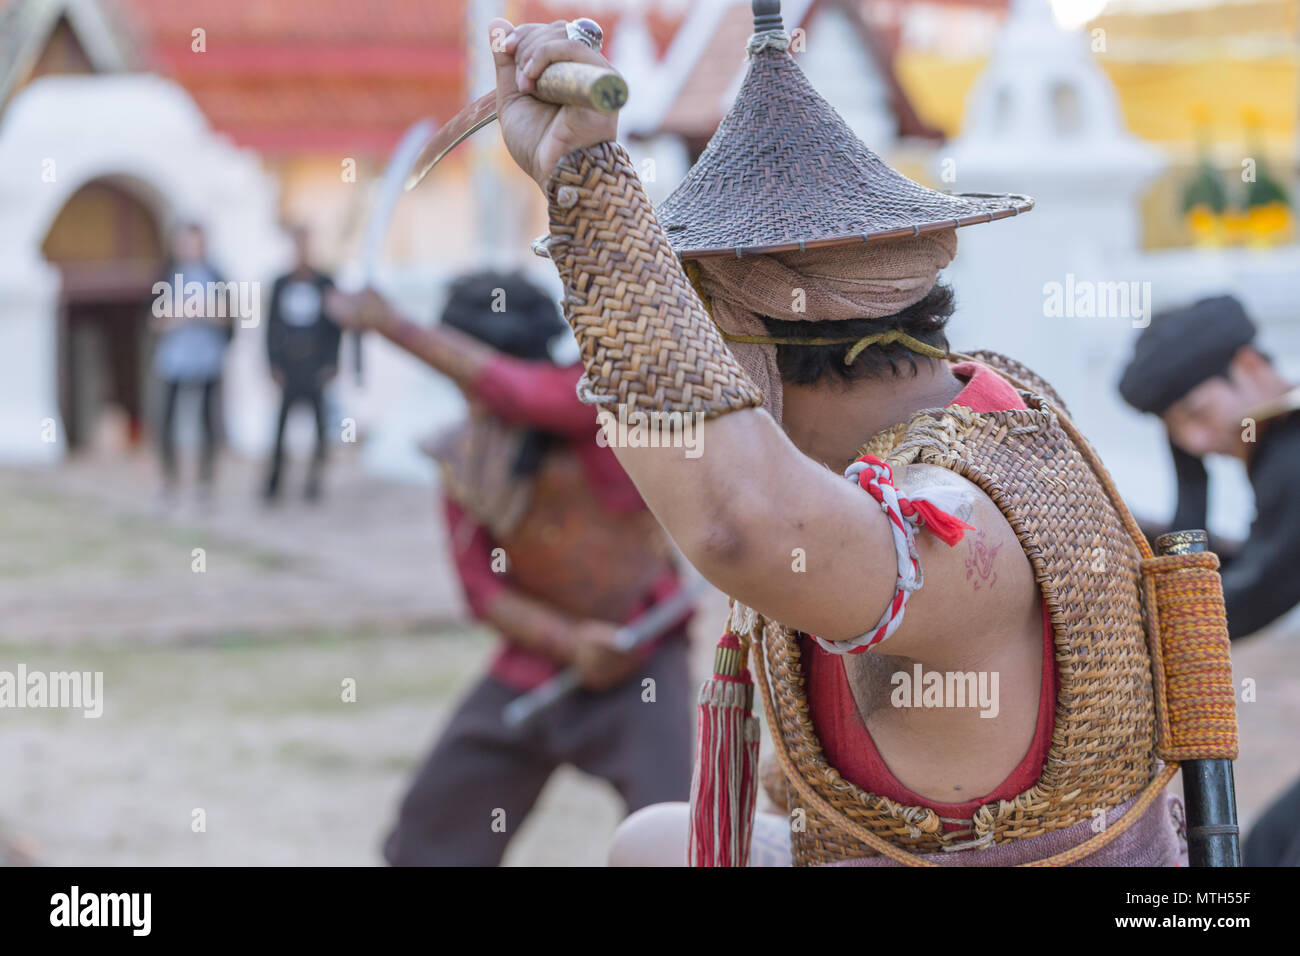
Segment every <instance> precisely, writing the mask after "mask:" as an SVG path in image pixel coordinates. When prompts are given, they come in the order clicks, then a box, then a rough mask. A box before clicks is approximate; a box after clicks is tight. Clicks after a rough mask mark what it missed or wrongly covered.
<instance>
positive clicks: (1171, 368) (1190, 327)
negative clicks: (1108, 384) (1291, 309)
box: [1119, 295, 1255, 415]
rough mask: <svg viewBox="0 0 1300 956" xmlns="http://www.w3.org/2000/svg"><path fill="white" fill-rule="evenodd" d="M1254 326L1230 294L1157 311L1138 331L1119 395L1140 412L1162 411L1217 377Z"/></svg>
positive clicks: (1246, 341)
mask: <svg viewBox="0 0 1300 956" xmlns="http://www.w3.org/2000/svg"><path fill="white" fill-rule="evenodd" d="M1254 338H1255V323H1254V322H1252V321H1251V320H1250V317H1249V316H1247V315H1246V310H1245V309H1243V308H1242V306H1241V303H1240V302H1238V301H1237V300H1236V299H1234V298H1233V297H1232V296H1230V295H1221V296H1217V297H1215V298H1213V299H1202V300H1200V301H1199V302H1196V303H1194V304H1192V305H1189V306H1186V307H1184V308H1181V309H1169V310H1166V311H1163V312H1157V313H1156V314H1155V315H1154V316H1152V318H1151V324H1150V325H1148V326H1147V327H1146V328H1145V329H1143V330H1142V334H1141V335H1139V336H1138V340H1137V344H1136V345H1135V346H1134V348H1133V358H1132V360H1131V361H1130V362H1129V363H1128V368H1126V369H1125V370H1124V376H1123V378H1121V379H1120V382H1119V393H1120V395H1122V396H1123V397H1124V401H1126V402H1128V403H1129V404H1130V405H1132V406H1133V407H1134V408H1136V409H1137V410H1138V411H1140V412H1152V413H1154V414H1156V415H1161V414H1164V412H1165V411H1166V410H1167V409H1168V408H1169V406H1170V405H1172V404H1173V403H1174V402H1176V401H1178V400H1179V399H1180V398H1182V397H1183V396H1184V395H1186V394H1187V393H1188V392H1190V391H1191V390H1192V389H1194V388H1195V387H1196V386H1197V385H1200V384H1201V383H1202V382H1204V381H1205V380H1206V379H1208V378H1211V377H1213V376H1215V375H1223V374H1224V373H1226V371H1227V369H1228V363H1229V362H1231V361H1232V357H1233V356H1234V355H1236V354H1237V350H1238V349H1239V348H1241V347H1242V346H1243V345H1249V344H1250V343H1251V341H1253V340H1254Z"/></svg>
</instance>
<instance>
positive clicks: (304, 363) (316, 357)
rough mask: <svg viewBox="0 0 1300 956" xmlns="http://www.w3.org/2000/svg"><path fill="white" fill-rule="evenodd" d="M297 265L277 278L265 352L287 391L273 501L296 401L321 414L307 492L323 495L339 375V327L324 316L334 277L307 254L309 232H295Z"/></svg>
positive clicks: (270, 492)
mask: <svg viewBox="0 0 1300 956" xmlns="http://www.w3.org/2000/svg"><path fill="white" fill-rule="evenodd" d="M293 242H294V254H295V264H294V268H293V271H292V272H289V273H288V274H286V275H282V276H280V277H279V278H278V279H276V280H275V284H274V286H273V287H272V289H271V310H270V315H269V317H268V318H267V323H266V350H267V357H268V359H269V360H270V363H271V374H272V375H273V376H274V377H275V381H276V383H277V384H278V385H279V386H280V388H281V389H282V390H283V399H282V400H281V402H280V417H279V420H278V421H277V423H276V427H275V451H274V453H273V454H272V458H271V470H270V474H269V475H268V476H267V479H266V491H265V495H266V499H267V501H268V502H271V501H274V500H275V499H276V497H277V495H278V494H279V491H280V475H281V471H282V469H283V464H284V426H285V422H286V421H287V420H288V418H289V412H290V410H291V409H292V408H293V406H294V405H296V404H298V403H299V402H304V403H306V404H308V405H310V406H311V408H312V411H313V412H315V414H316V452H315V454H314V455H313V456H312V462H311V470H310V472H309V473H308V477H307V489H306V496H307V499H308V500H315V499H316V498H317V497H319V495H320V477H321V469H322V467H323V465H324V462H325V454H326V447H327V446H326V435H325V402H324V388H325V385H326V384H327V383H328V382H329V381H330V380H331V379H333V378H334V376H335V375H336V374H337V373H338V364H339V336H340V329H339V327H338V326H337V325H336V324H335V323H334V321H333V320H332V319H331V318H329V316H327V315H326V314H325V295H326V293H327V292H328V291H329V290H331V289H332V288H333V287H334V283H333V280H331V279H330V277H329V276H327V275H325V274H324V273H322V272H318V271H317V270H316V269H314V268H312V266H311V262H310V258H309V255H308V246H309V236H308V233H307V230H306V229H305V228H304V227H302V226H298V227H295V228H294V230H293Z"/></svg>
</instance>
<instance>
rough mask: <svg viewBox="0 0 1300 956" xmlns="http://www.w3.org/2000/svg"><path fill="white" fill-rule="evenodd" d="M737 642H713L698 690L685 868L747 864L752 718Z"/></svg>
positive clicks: (753, 780)
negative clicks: (709, 666)
mask: <svg viewBox="0 0 1300 956" xmlns="http://www.w3.org/2000/svg"><path fill="white" fill-rule="evenodd" d="M745 657H746V653H745V650H744V648H742V647H741V644H740V640H739V639H738V638H737V637H736V635H735V634H732V633H731V632H730V631H728V632H727V633H726V634H723V635H722V639H721V640H720V641H718V648H717V651H716V652H715V653H714V658H713V672H714V673H713V678H712V679H711V680H707V681H705V682H704V685H703V686H702V687H701V688H700V697H699V702H700V715H699V717H700V723H699V736H698V738H697V747H696V755H695V777H694V779H693V780H692V781H691V832H690V845H689V849H688V861H689V863H690V865H691V866H748V865H749V842H750V840H751V838H752V837H753V834H754V810H755V807H756V805H757V802H758V739H759V730H758V721H757V720H755V719H754V716H753V709H754V681H753V678H751V677H750V676H749V670H748V669H747V668H746V667H745Z"/></svg>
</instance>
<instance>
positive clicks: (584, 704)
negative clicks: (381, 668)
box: [330, 272, 692, 866]
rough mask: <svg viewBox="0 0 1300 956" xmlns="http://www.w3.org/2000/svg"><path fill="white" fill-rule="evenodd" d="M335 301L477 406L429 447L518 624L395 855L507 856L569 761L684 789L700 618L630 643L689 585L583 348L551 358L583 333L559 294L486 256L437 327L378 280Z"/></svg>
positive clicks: (645, 790)
mask: <svg viewBox="0 0 1300 956" xmlns="http://www.w3.org/2000/svg"><path fill="white" fill-rule="evenodd" d="M330 309H331V311H332V312H333V314H334V315H335V316H336V317H337V318H338V319H339V321H340V322H341V323H342V324H343V325H344V326H345V327H347V328H358V329H372V330H374V331H376V332H379V333H380V334H382V335H384V336H385V337H387V338H389V339H391V340H392V341H393V342H395V343H397V344H398V345H400V346H402V347H403V348H405V349H406V350H407V351H409V352H411V354H413V355H415V356H416V357H417V358H420V359H423V360H424V361H425V362H427V363H428V364H429V365H431V366H433V367H434V368H435V369H437V370H438V371H440V372H442V373H443V374H445V375H447V376H448V377H449V378H451V379H452V381H454V382H455V383H456V384H457V385H458V386H459V387H460V389H461V391H462V392H463V393H464V395H465V398H466V400H467V401H468V403H469V417H468V419H467V420H466V421H465V422H464V423H463V424H462V425H459V426H457V427H456V428H454V429H452V430H451V431H450V432H449V433H448V434H446V435H444V436H441V437H440V438H438V439H437V440H435V441H433V442H431V443H429V445H428V446H427V450H429V451H430V453H431V454H433V456H434V457H435V458H436V459H437V460H438V462H439V464H440V468H441V474H442V489H443V509H444V512H445V515H446V521H447V531H448V536H449V538H450V543H451V549H452V553H453V556H454V560H455V565H456V570H457V572H458V574H459V576H460V580H461V583H462V586H463V588H464V593H465V598H466V601H467V603H468V605H469V607H470V610H471V612H472V613H473V614H474V616H475V617H477V618H478V619H480V620H482V621H484V622H486V623H487V624H489V625H491V626H492V627H493V628H494V629H495V630H496V631H498V632H499V633H500V634H501V636H502V638H503V641H502V647H501V650H500V651H499V652H498V654H497V656H496V658H495V659H494V660H493V663H492V665H491V668H490V669H489V672H488V673H487V674H486V675H485V676H483V677H482V678H480V680H479V681H478V682H477V684H475V686H474V687H473V689H472V690H470V692H469V694H468V695H467V696H466V697H465V699H464V700H462V701H461V703H460V704H459V706H458V707H457V708H456V710H455V712H454V713H453V714H452V716H451V719H450V721H449V722H448V724H447V726H446V727H445V729H444V730H443V732H442V734H441V736H440V737H439V739H438V741H437V743H436V744H435V746H434V748H433V751H432V753H431V754H430V755H429V757H428V758H427V759H426V761H425V762H424V764H423V766H422V767H421V768H420V769H419V771H418V772H417V773H416V775H415V779H414V781H413V782H412V785H411V787H410V790H409V791H408V793H407V794H406V797H405V798H404V799H403V801H402V804H401V808H400V811H399V813H398V818H397V821H396V824H395V825H394V827H393V830H392V832H391V833H390V834H389V836H388V839H387V841H386V843H385V845H384V856H385V858H386V859H387V861H388V862H389V863H390V864H393V865H443V866H447V865H494V864H497V863H499V862H500V860H501V858H502V855H503V854H504V852H505V849H506V846H507V844H508V842H509V840H510V839H511V838H512V836H513V835H514V834H515V833H517V832H518V830H519V827H520V825H521V824H522V823H523V820H524V818H525V817H526V816H527V815H528V813H529V811H530V810H531V809H532V807H533V805H534V803H535V802H536V800H537V797H538V795H539V794H540V792H541V790H542V787H543V786H544V785H545V784H546V781H547V780H548V779H549V778H550V776H551V774H552V773H553V772H554V771H555V769H556V768H557V767H558V766H560V765H561V764H565V763H568V764H573V765H574V766H577V767H578V768H579V769H582V770H585V771H586V772H588V773H591V774H593V775H595V776H598V777H602V778H604V779H605V780H608V781H609V782H610V783H611V784H612V785H613V786H614V788H615V789H616V790H617V791H618V792H619V795H620V796H621V797H622V798H623V800H624V802H625V803H626V805H627V808H628V810H629V811H633V810H637V809H639V808H641V807H645V806H648V805H650V804H654V803H659V802H662V801H665V800H684V799H685V798H686V796H687V793H688V791H689V788H690V774H691V746H692V727H691V703H692V700H691V692H690V689H689V679H688V671H687V641H686V630H685V620H684V619H683V620H681V621H679V622H677V623H676V624H675V625H673V626H672V627H671V628H670V629H669V631H668V632H667V634H666V635H665V636H664V637H663V638H661V639H659V640H657V641H655V642H653V643H652V644H650V645H648V646H647V647H645V648H644V649H642V650H640V651H636V652H630V653H629V652H624V651H621V650H619V649H618V648H617V647H616V646H615V634H616V632H617V631H618V629H619V627H620V625H622V624H624V623H625V622H627V621H629V620H630V619H632V618H633V617H636V616H637V615H639V614H640V613H641V612H643V611H645V610H646V609H648V608H649V607H650V606H651V605H653V604H656V603H658V602H659V601H662V600H664V599H665V598H667V597H669V596H671V595H672V594H673V593H675V592H676V591H677V590H678V588H679V583H678V578H677V575H676V572H675V570H674V565H673V562H672V550H671V546H670V544H669V542H668V539H667V538H666V536H665V535H664V534H663V532H662V531H661V530H660V528H659V525H658V524H657V523H656V521H655V519H654V516H653V515H651V513H650V512H649V511H648V510H647V509H646V506H645V504H644V503H643V502H642V501H641V498H640V496H639V495H638V494H637V491H636V488H635V487H634V486H633V484H632V482H631V480H630V479H629V478H628V477H627V476H626V475H625V474H624V472H623V470H622V468H621V467H620V466H619V464H618V460H617V459H616V458H615V457H614V454H613V452H612V451H611V450H610V449H609V448H608V447H602V446H601V445H598V444H597V442H596V440H595V439H596V431H597V426H596V419H595V412H594V410H593V409H592V408H591V407H590V406H587V405H583V404H582V403H581V402H579V401H578V398H577V395H576V391H575V390H576V386H577V382H578V378H579V377H580V375H581V374H582V366H581V365H580V364H576V363H575V364H564V365H561V364H556V363H555V362H554V361H552V359H551V357H550V356H551V351H552V348H553V346H554V345H555V343H556V342H557V340H560V339H562V338H564V337H566V336H567V335H568V334H569V332H568V327H567V325H566V324H565V323H564V321H563V320H562V319H561V318H560V315H559V312H558V310H557V308H556V305H555V303H554V302H553V301H552V300H551V299H550V298H549V297H548V296H547V295H546V294H545V293H544V292H542V291H541V290H539V289H538V288H536V287H534V286H533V285H531V284H530V283H529V282H527V281H526V280H525V279H524V278H523V277H522V276H519V275H515V274H500V273H490V272H485V273H479V274H474V275H469V276H465V277H463V278H461V279H459V280H457V281H455V282H454V283H452V286H451V289H450V292H449V297H448V301H447V304H446V307H445V309H444V311H443V315H442V321H441V323H440V324H438V325H435V326H433V327H431V328H424V327H421V326H418V325H416V324H414V323H412V322H409V321H407V320H405V319H403V318H401V317H399V316H398V315H397V314H396V313H395V312H394V311H393V310H392V309H391V308H390V307H389V306H388V305H387V304H386V303H385V302H384V301H383V300H382V299H381V298H380V297H379V296H377V295H376V294H375V293H373V292H366V293H361V294H359V295H353V296H345V295H343V294H341V293H335V294H334V295H332V296H331V298H330ZM568 666H573V667H576V668H577V669H578V670H579V672H580V673H581V675H582V684H583V689H581V690H579V691H577V692H576V693H574V694H571V695H569V696H568V697H566V698H564V699H562V700H560V701H559V702H558V703H556V704H554V705H553V706H551V707H549V708H547V709H545V710H543V711H541V712H540V713H539V714H537V715H536V716H535V717H534V718H533V719H532V720H530V721H528V722H526V723H524V724H523V725H522V726H519V727H512V726H509V725H507V724H506V722H505V721H504V720H503V717H502V711H503V709H504V708H505V706H506V705H507V704H509V703H510V702H511V701H512V700H513V699H514V698H516V697H517V696H519V695H520V694H522V693H525V692H527V691H529V690H532V689H534V688H536V687H538V686H539V685H541V684H542V683H543V682H545V681H546V680H548V679H549V678H551V677H553V676H555V675H556V674H557V673H558V672H559V671H560V670H561V669H562V668H564V667H568ZM647 678H652V679H653V681H654V684H653V685H648V684H646V683H644V682H645V680H646V679H647ZM650 686H653V688H654V693H653V694H652V695H651V694H648V692H647V687H650ZM651 698H652V699H651Z"/></svg>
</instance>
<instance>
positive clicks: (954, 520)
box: [899, 498, 975, 548]
mask: <svg viewBox="0 0 1300 956" xmlns="http://www.w3.org/2000/svg"><path fill="white" fill-rule="evenodd" d="M909 505H910V509H909V507H908V506H909ZM899 506H900V508H902V510H903V513H904V514H907V513H908V512H909V510H915V512H916V513H917V514H918V515H920V516H921V522H922V524H923V525H924V526H925V529H926V530H927V531H929V532H930V533H931V534H932V535H934V536H935V537H936V538H938V539H939V540H940V541H942V542H943V543H944V544H946V545H948V547H950V548H951V547H952V546H953V545H955V544H956V543H957V542H958V541H960V540H961V539H962V538H963V537H965V535H966V532H967V531H974V530H975V526H974V525H969V524H967V523H966V522H964V521H962V520H961V519H960V518H958V517H955V516H953V515H950V514H948V512H946V511H941V510H939V509H938V508H937V507H935V506H934V505H933V504H931V503H930V502H928V501H924V500H922V501H913V500H911V499H910V498H909V499H908V500H907V504H906V505H904V504H903V501H902V499H899Z"/></svg>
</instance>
